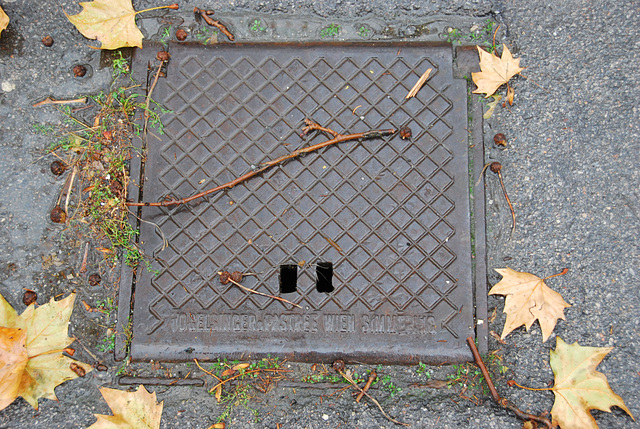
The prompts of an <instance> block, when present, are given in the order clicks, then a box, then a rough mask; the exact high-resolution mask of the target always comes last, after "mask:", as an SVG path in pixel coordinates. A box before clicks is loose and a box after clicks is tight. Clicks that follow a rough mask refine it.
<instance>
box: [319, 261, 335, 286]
mask: <svg viewBox="0 0 640 429" xmlns="http://www.w3.org/2000/svg"><path fill="white" fill-rule="evenodd" d="M332 280H333V264H332V263H331V262H318V265H317V266H316V290H317V291H318V292H325V293H330V292H333V284H332Z"/></svg>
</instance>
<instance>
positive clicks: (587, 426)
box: [550, 337, 635, 429]
mask: <svg viewBox="0 0 640 429" xmlns="http://www.w3.org/2000/svg"><path fill="white" fill-rule="evenodd" d="M611 350H613V347H582V346H580V345H579V344H578V343H577V342H576V343H573V344H571V345H568V344H567V343H565V342H564V341H563V340H562V338H560V337H558V338H557V339H556V349H555V350H552V351H551V352H550V364H551V368H552V369H553V374H554V375H555V385H554V386H553V387H552V388H551V390H553V394H554V395H555V401H554V403H553V408H552V409H551V416H552V418H553V424H554V425H560V427H561V428H562V429H573V428H576V429H597V428H598V424H597V423H596V421H595V419H594V418H593V416H592V415H591V413H589V410H601V411H608V412H611V407H612V406H614V405H615V406H617V407H620V408H622V409H623V410H624V411H625V412H626V413H627V414H629V415H630V416H631V418H633V415H632V414H631V411H629V409H628V408H627V407H626V405H625V404H624V401H623V400H622V398H621V397H620V396H618V395H616V394H615V393H614V392H613V390H611V387H609V383H608V382H607V377H606V376H605V375H604V374H603V373H601V372H598V371H596V367H597V366H598V365H599V364H600V362H601V361H602V359H604V357H605V356H606V355H607V353H609V352H610V351H611ZM634 420H635V419H634Z"/></svg>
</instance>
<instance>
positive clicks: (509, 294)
mask: <svg viewBox="0 0 640 429" xmlns="http://www.w3.org/2000/svg"><path fill="white" fill-rule="evenodd" d="M496 271H497V272H498V273H500V274H501V275H502V280H500V282H498V283H497V284H496V285H495V286H493V287H492V288H491V290H490V291H489V295H505V296H506V299H505V303H504V312H505V313H507V321H506V322H505V324H504V329H503V330H502V338H503V339H504V338H505V337H506V336H507V335H508V334H509V333H510V332H511V331H513V330H514V329H516V328H517V327H519V326H522V325H524V326H525V328H526V329H527V331H528V330H529V328H531V325H533V322H535V321H536V320H538V322H539V323H540V328H541V329H542V341H543V342H544V341H547V338H549V335H551V332H552V331H553V328H554V327H555V326H556V322H557V320H558V319H562V320H565V318H564V309H565V308H566V307H571V306H570V305H569V304H567V303H566V302H565V301H564V299H562V295H560V294H559V293H558V292H556V291H554V290H552V289H551V288H549V287H548V286H547V285H546V284H545V282H544V281H545V280H546V279H541V278H540V277H538V276H534V275H533V274H529V273H521V272H519V271H515V270H512V269H511V268H502V269H496ZM548 278H549V277H547V279H548Z"/></svg>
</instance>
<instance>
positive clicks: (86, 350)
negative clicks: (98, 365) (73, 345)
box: [71, 336, 102, 362]
mask: <svg viewBox="0 0 640 429" xmlns="http://www.w3.org/2000/svg"><path fill="white" fill-rule="evenodd" d="M71 338H73V339H74V340H76V341H77V342H78V344H80V346H81V347H82V348H83V349H84V351H85V352H87V353H88V354H89V356H91V357H92V358H93V360H95V361H96V362H102V361H101V360H100V359H98V357H97V356H96V355H94V354H93V353H91V350H89V349H88V348H87V347H85V345H84V344H82V342H81V341H80V340H79V339H78V337H76V336H72V337H71Z"/></svg>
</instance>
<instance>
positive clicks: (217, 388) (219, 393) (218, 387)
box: [215, 384, 222, 402]
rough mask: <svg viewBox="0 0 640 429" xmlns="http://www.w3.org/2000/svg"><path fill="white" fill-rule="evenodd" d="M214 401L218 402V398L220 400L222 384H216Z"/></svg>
mask: <svg viewBox="0 0 640 429" xmlns="http://www.w3.org/2000/svg"><path fill="white" fill-rule="evenodd" d="M215 396H216V401H218V402H220V398H222V384H218V385H217V386H216V393H215Z"/></svg>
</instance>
